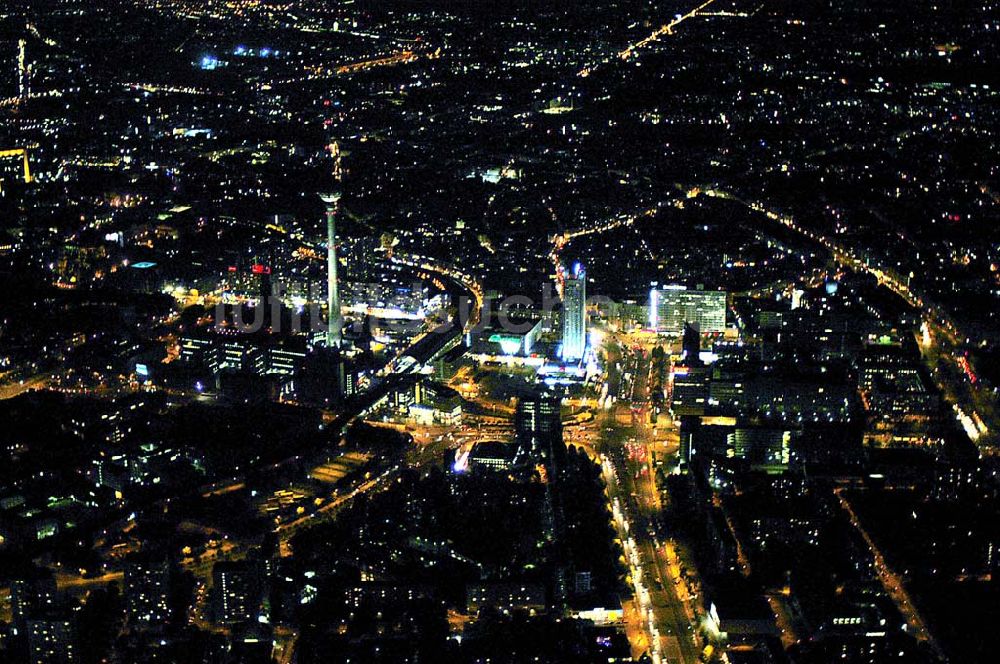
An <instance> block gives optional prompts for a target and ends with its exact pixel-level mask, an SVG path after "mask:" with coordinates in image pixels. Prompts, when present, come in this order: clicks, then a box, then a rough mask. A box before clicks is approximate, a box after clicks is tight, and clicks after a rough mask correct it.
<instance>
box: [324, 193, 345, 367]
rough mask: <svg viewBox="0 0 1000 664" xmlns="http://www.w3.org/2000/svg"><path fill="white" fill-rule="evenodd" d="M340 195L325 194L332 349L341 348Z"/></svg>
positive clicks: (329, 344)
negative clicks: (338, 242)
mask: <svg viewBox="0 0 1000 664" xmlns="http://www.w3.org/2000/svg"><path fill="white" fill-rule="evenodd" d="M339 200H340V194H325V195H324V196H323V202H324V203H326V305H327V310H328V314H327V331H326V343H327V346H329V347H331V348H340V340H341V334H340V333H341V322H340V288H339V286H338V284H337V205H338V202H339Z"/></svg>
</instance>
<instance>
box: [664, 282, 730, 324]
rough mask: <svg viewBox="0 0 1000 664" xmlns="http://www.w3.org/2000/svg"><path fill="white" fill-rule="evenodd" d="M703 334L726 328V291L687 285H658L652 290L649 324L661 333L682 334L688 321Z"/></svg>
mask: <svg viewBox="0 0 1000 664" xmlns="http://www.w3.org/2000/svg"><path fill="white" fill-rule="evenodd" d="M685 323H688V324H690V325H692V326H693V327H695V328H697V329H698V331H699V332H701V333H702V334H711V333H716V332H723V331H724V330H725V329H726V292H725V291H713V290H691V289H688V288H684V287H683V286H665V287H663V288H654V289H653V290H652V291H650V293H649V326H650V328H652V329H653V330H656V331H657V332H659V333H660V334H672V335H680V334H683V332H684V324H685Z"/></svg>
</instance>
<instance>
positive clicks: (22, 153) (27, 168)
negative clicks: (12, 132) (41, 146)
mask: <svg viewBox="0 0 1000 664" xmlns="http://www.w3.org/2000/svg"><path fill="white" fill-rule="evenodd" d="M37 147H38V146H37V145H28V146H26V147H23V148H10V149H0V159H12V158H16V157H20V158H21V161H22V164H23V169H24V174H23V178H24V182H25V184H31V183H32V182H34V178H33V177H32V175H31V164H30V163H29V162H28V151H29V150H32V149H34V148H37ZM2 192H3V180H0V193H2Z"/></svg>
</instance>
